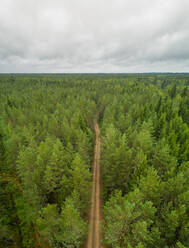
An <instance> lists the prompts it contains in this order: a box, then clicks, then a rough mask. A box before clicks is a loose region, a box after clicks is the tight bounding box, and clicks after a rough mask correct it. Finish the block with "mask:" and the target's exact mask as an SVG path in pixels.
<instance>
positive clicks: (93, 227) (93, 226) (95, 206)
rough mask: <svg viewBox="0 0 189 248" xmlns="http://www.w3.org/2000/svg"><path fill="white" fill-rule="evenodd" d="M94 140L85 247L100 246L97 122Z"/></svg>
mask: <svg viewBox="0 0 189 248" xmlns="http://www.w3.org/2000/svg"><path fill="white" fill-rule="evenodd" d="M95 133H96V141H95V148H94V161H93V188H92V198H91V211H90V219H89V228H90V229H89V235H88V241H87V248H100V247H101V232H100V220H101V181H100V178H101V175H100V165H99V159H100V137H99V134H100V130H99V126H98V124H95Z"/></svg>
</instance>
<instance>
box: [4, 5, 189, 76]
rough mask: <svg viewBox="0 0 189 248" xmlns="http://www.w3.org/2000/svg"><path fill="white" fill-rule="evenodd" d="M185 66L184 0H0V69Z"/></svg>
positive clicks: (187, 24)
mask: <svg viewBox="0 0 189 248" xmlns="http://www.w3.org/2000/svg"><path fill="white" fill-rule="evenodd" d="M159 71H161V72H165V71H169V72H183V71H184V72H189V0H1V4H0V72H159Z"/></svg>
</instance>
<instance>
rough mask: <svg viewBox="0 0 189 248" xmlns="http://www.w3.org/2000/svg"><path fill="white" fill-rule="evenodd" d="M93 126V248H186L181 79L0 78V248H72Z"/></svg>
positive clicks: (188, 180) (79, 231)
mask: <svg viewBox="0 0 189 248" xmlns="http://www.w3.org/2000/svg"><path fill="white" fill-rule="evenodd" d="M96 122H98V124H99V127H100V139H101V157H100V166H101V174H102V178H101V181H102V216H103V217H102V223H101V231H102V239H103V240H102V243H103V246H102V247H106V248H160V247H161V248H187V247H189V74H184V73H183V74H176V73H175V74H172V73H170V74H169V73H167V74H161V73H157V74H1V75H0V247H2V248H67V247H68V248H81V247H85V242H86V238H87V234H88V230H89V224H88V212H89V208H90V199H91V187H92V163H93V150H94V146H95V130H94V124H95V123H96Z"/></svg>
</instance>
